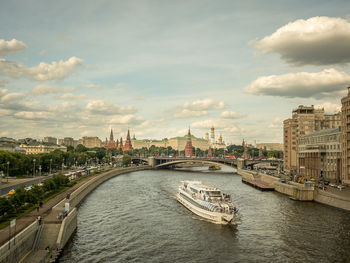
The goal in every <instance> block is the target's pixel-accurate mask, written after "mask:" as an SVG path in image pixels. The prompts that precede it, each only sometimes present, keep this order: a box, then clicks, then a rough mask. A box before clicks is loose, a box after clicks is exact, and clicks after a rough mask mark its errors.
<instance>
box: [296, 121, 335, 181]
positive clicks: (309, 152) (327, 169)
mask: <svg viewBox="0 0 350 263" xmlns="http://www.w3.org/2000/svg"><path fill="white" fill-rule="evenodd" d="M341 134H342V133H341V127H338V128H332V129H323V130H320V131H315V132H312V133H309V134H307V135H305V136H303V137H300V138H299V141H298V159H299V167H298V171H299V174H300V175H301V176H303V177H305V178H307V179H311V178H315V179H320V178H323V179H326V180H329V181H332V182H339V181H340V179H341V159H342V158H341V155H342V147H341V138H342V136H341Z"/></svg>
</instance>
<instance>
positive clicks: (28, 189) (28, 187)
mask: <svg viewBox="0 0 350 263" xmlns="http://www.w3.org/2000/svg"><path fill="white" fill-rule="evenodd" d="M32 188H33V186H31V185H29V186H26V187H24V190H26V191H30V190H32Z"/></svg>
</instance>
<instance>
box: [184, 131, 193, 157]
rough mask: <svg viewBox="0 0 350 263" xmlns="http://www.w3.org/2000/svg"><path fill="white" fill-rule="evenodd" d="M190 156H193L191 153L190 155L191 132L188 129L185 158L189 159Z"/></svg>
mask: <svg viewBox="0 0 350 263" xmlns="http://www.w3.org/2000/svg"><path fill="white" fill-rule="evenodd" d="M192 155H193V153H192V140H191V131H190V128H188V134H187V142H186V146H185V156H186V157H191V156H192Z"/></svg>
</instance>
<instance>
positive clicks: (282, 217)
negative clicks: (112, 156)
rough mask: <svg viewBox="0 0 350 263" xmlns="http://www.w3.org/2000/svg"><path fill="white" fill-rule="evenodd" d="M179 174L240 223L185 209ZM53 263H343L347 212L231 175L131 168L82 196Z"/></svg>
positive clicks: (348, 246)
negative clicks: (226, 204) (217, 196)
mask: <svg viewBox="0 0 350 263" xmlns="http://www.w3.org/2000/svg"><path fill="white" fill-rule="evenodd" d="M181 180H200V181H202V182H203V183H205V184H207V185H211V186H216V187H218V188H220V189H221V190H222V191H223V192H226V193H229V194H231V196H232V199H233V202H234V203H235V204H236V206H237V207H238V209H239V214H240V218H241V224H240V225H238V226H222V225H216V224H213V223H210V222H207V221H204V220H201V219H200V218H199V217H198V216H196V215H194V214H193V213H192V212H190V211H189V210H187V209H186V208H185V207H183V206H182V205H181V204H180V203H178V202H177V201H176V199H175V194H176V191H177V188H178V186H179V184H180V181H181ZM59 262H350V213H349V212H346V211H342V210H338V209H335V208H332V207H327V206H324V205H321V204H317V203H314V202H297V201H293V200H290V199H289V198H288V197H287V196H284V195H282V194H279V193H276V192H261V191H259V190H257V189H255V188H252V187H251V186H248V185H245V184H243V183H242V182H241V178H240V176H238V175H237V174H224V173H220V172H207V173H203V172H185V171H172V170H155V171H152V170H147V171H140V172H134V173H129V174H124V175H120V176H118V177H115V178H113V179H111V180H109V181H107V182H105V183H104V184H102V185H101V186H99V187H98V188H97V189H96V190H95V191H93V192H92V193H91V194H90V195H89V196H88V197H87V198H86V199H85V200H84V201H83V203H82V204H81V206H80V207H79V209H78V229H77V232H76V233H75V234H74V236H73V237H72V239H71V240H70V241H69V243H68V244H67V246H66V247H65V250H64V252H63V255H62V257H61V258H60V260H59Z"/></svg>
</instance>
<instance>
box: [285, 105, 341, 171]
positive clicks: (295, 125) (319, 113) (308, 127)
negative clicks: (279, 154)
mask: <svg viewBox="0 0 350 263" xmlns="http://www.w3.org/2000/svg"><path fill="white" fill-rule="evenodd" d="M339 126H341V113H336V114H325V112H324V109H323V108H321V109H315V108H314V106H313V105H311V106H303V105H300V106H299V107H298V108H297V109H295V110H293V112H292V118H290V119H286V120H284V122H283V156H284V169H285V170H286V171H287V172H296V171H297V169H298V167H299V164H298V162H299V158H298V140H299V138H300V137H302V136H305V135H307V134H310V133H312V132H314V131H319V130H324V129H329V128H335V127H339Z"/></svg>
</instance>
